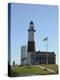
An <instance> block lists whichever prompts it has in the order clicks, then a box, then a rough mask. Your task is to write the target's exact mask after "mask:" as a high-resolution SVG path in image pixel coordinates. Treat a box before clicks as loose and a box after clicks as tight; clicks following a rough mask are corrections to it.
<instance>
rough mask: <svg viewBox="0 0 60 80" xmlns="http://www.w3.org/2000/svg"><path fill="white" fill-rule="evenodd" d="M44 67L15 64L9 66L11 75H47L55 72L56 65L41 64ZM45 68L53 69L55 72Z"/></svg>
mask: <svg viewBox="0 0 60 80" xmlns="http://www.w3.org/2000/svg"><path fill="white" fill-rule="evenodd" d="M41 66H44V67H45V69H41V68H39V67H36V66H15V67H13V66H12V67H11V76H28V75H49V74H57V73H58V72H57V69H58V66H57V65H55V64H48V65H46V64H41ZM46 68H49V69H52V70H55V71H56V73H52V72H49V71H47V70H46Z"/></svg>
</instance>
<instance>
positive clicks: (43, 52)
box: [36, 51, 55, 54]
mask: <svg viewBox="0 0 60 80" xmlns="http://www.w3.org/2000/svg"><path fill="white" fill-rule="evenodd" d="M36 53H42V54H46V53H49V54H55V52H46V51H37V52H36Z"/></svg>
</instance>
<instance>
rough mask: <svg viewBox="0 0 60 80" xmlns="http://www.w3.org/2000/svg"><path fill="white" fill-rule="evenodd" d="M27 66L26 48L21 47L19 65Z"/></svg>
mask: <svg viewBox="0 0 60 80" xmlns="http://www.w3.org/2000/svg"><path fill="white" fill-rule="evenodd" d="M26 64H27V49H26V46H22V47H21V65H26Z"/></svg>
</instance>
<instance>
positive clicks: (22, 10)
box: [11, 3, 58, 64]
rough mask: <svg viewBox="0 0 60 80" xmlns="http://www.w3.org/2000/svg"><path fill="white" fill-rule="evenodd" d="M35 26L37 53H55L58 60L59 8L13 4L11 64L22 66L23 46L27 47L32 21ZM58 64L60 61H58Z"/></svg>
mask: <svg viewBox="0 0 60 80" xmlns="http://www.w3.org/2000/svg"><path fill="white" fill-rule="evenodd" d="M31 20H32V21H33V22H34V25H35V29H36V32H35V47H36V51H38V50H40V51H46V42H43V39H44V38H45V37H46V36H47V37H48V50H49V51H54V52H55V54H56V56H57V58H58V6H53V5H37V4H19V3H12V4H11V64H12V62H13V61H15V62H16V64H20V59H21V46H22V45H27V41H28V31H27V30H28V28H29V23H30V21H31ZM56 62H57V63H58V59H56Z"/></svg>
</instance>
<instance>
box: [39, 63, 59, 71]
mask: <svg viewBox="0 0 60 80" xmlns="http://www.w3.org/2000/svg"><path fill="white" fill-rule="evenodd" d="M41 66H44V67H46V68H49V69H52V70H54V71H56V72H58V65H57V64H41Z"/></svg>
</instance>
